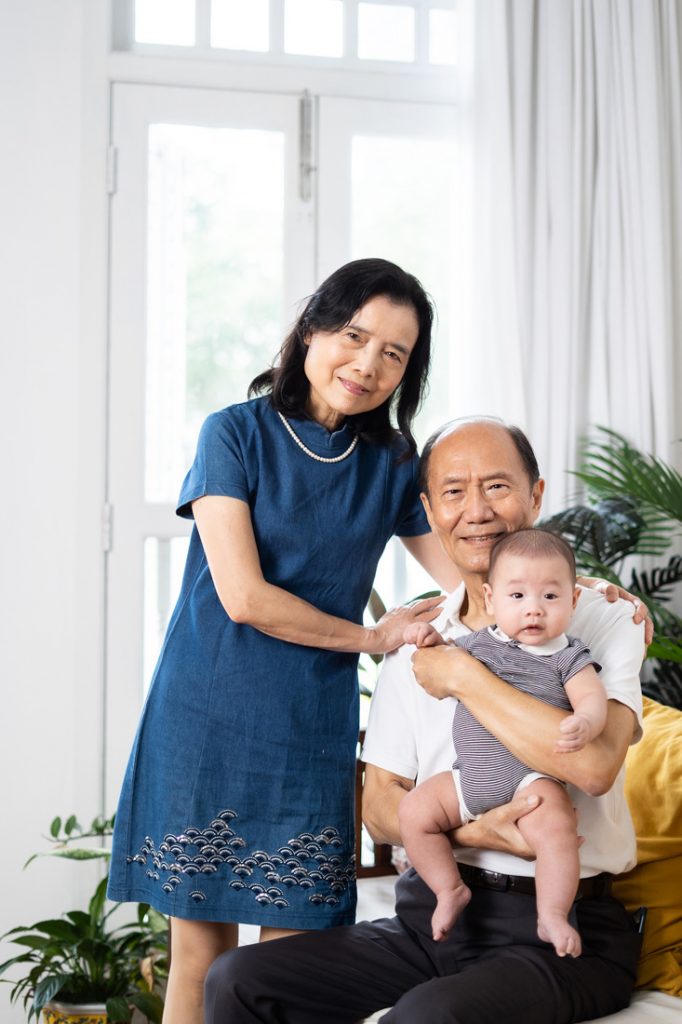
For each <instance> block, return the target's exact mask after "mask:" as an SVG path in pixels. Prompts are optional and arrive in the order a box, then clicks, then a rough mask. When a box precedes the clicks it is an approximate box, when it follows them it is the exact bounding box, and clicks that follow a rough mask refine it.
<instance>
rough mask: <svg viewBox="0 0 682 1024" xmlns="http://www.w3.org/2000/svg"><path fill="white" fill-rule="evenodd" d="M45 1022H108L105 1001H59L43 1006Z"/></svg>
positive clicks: (71, 1023)
mask: <svg viewBox="0 0 682 1024" xmlns="http://www.w3.org/2000/svg"><path fill="white" fill-rule="evenodd" d="M43 1024H107V1010H106V1007H105V1005H104V1003H83V1004H79V1005H76V1004H74V1003H57V1002H54V1000H53V1001H52V1002H50V1003H46V1004H45V1006H44V1007H43Z"/></svg>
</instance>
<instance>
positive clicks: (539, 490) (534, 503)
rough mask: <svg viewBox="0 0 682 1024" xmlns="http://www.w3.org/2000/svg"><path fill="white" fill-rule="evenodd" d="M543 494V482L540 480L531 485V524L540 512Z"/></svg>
mask: <svg viewBox="0 0 682 1024" xmlns="http://www.w3.org/2000/svg"><path fill="white" fill-rule="evenodd" d="M544 493H545V481H544V480H542V479H541V480H537V481H536V482H535V483H534V484H533V489H532V491H531V510H532V514H533V522H535V520H536V519H537V517H538V516H539V515H540V511H541V509H542V496H543V494H544Z"/></svg>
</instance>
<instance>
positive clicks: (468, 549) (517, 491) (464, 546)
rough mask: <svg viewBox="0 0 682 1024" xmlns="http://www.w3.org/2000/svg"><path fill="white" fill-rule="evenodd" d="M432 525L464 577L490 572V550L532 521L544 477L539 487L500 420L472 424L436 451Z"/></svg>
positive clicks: (428, 501)
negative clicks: (502, 539) (499, 540)
mask: <svg viewBox="0 0 682 1024" xmlns="http://www.w3.org/2000/svg"><path fill="white" fill-rule="evenodd" d="M428 482H429V494H428V496H427V495H425V494H422V501H423V503H424V508H425V509H426V514H427V516H428V520H429V524H430V526H431V529H432V530H433V531H434V533H435V534H436V536H437V537H438V539H439V540H440V543H441V545H442V546H443V549H444V550H445V552H446V554H447V555H449V557H450V558H451V559H452V561H453V562H454V564H455V565H456V566H457V568H458V569H459V571H460V572H461V573H462V576H464V577H465V578H466V576H467V575H470V574H475V575H480V576H483V577H485V576H487V573H488V564H489V561H490V549H491V548H492V546H493V544H494V543H495V541H497V540H498V539H499V538H500V537H501V536H503V534H505V533H512V532H513V531H514V530H520V529H522V528H523V527H527V526H532V525H533V523H534V522H535V520H536V519H537V517H538V515H539V512H540V506H541V503H542V492H543V490H544V481H543V480H540V481H538V482H537V483H536V484H534V485H533V486H531V482H530V480H529V478H528V475H527V474H526V471H525V468H524V465H523V462H522V461H521V456H520V455H519V453H518V451H517V450H516V446H515V444H514V442H513V441H512V439H511V437H510V436H509V434H508V433H507V431H506V430H505V429H504V427H502V426H499V425H498V424H496V423H467V424H465V425H463V426H461V427H458V428H456V429H455V430H454V431H453V432H452V433H451V434H448V435H446V436H445V437H443V438H442V439H441V440H440V441H438V443H437V444H436V446H435V447H434V449H433V451H432V452H431V458H430V461H429V478H428Z"/></svg>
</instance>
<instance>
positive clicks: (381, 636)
mask: <svg viewBox="0 0 682 1024" xmlns="http://www.w3.org/2000/svg"><path fill="white" fill-rule="evenodd" d="M444 600H445V594H439V595H438V596H437V597H425V598H423V599H422V600H421V601H413V602H412V603H411V604H405V605H401V606H400V607H398V608H392V609H391V610H390V611H388V612H386V613H385V614H384V615H382V616H381V618H380V619H379V621H378V622H377V624H376V626H373V627H372V628H371V629H370V630H369V632H370V635H371V636H372V646H371V650H370V649H368V650H367V654H389V653H390V652H391V651H395V650H396V649H397V648H398V647H400V646H401V645H402V643H403V634H404V632H405V630H406V628H407V627H408V626H412V625H414V624H415V623H420V622H432V621H433V619H436V618H437V617H438V616H439V615H440V611H441V606H442V604H443V601H444Z"/></svg>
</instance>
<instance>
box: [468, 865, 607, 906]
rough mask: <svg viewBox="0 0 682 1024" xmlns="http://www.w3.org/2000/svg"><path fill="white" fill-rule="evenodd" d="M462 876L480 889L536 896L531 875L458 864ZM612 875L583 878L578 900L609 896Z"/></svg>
mask: <svg viewBox="0 0 682 1024" xmlns="http://www.w3.org/2000/svg"><path fill="white" fill-rule="evenodd" d="M458 867H459V870H460V873H461V875H462V878H463V879H464V881H465V882H466V883H467V885H473V886H477V887H478V888H479V889H495V890H497V892H520V893H523V894H524V895H526V896H535V879H534V878H533V877H532V876H529V875H503V874H501V872H499V871H486V870H485V868H474V867H472V866H471V865H470V864H461V863H460V864H459V865H458ZM612 877H613V876H612V875H609V874H607V872H605V871H604V872H602V874H601V875H592V876H591V877H590V878H581V879H580V882H579V883H578V889H577V892H576V895H575V898H576V899H577V900H580V899H584V900H596V899H599V898H600V897H602V896H608V894H609V893H610V891H611V879H612Z"/></svg>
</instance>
